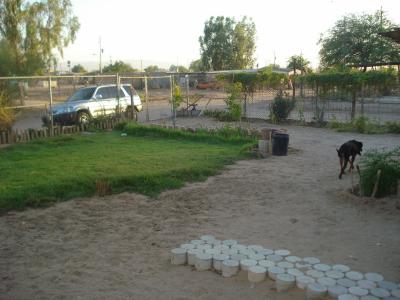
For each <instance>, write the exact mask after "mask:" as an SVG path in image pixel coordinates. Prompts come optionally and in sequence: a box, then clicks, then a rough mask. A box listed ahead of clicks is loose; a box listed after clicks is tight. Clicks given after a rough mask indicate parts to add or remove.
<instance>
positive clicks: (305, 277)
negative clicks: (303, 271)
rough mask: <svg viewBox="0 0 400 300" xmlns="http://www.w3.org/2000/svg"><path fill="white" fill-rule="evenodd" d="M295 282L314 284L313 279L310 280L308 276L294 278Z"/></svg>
mask: <svg viewBox="0 0 400 300" xmlns="http://www.w3.org/2000/svg"><path fill="white" fill-rule="evenodd" d="M296 281H298V282H300V283H306V284H307V283H312V282H315V279H314V278H312V277H309V276H305V275H304V276H299V277H296Z"/></svg>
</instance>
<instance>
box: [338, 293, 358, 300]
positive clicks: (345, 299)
mask: <svg viewBox="0 0 400 300" xmlns="http://www.w3.org/2000/svg"><path fill="white" fill-rule="evenodd" d="M359 299H360V298H359V297H357V296H354V295H351V294H343V295H340V296H339V297H338V300H359Z"/></svg>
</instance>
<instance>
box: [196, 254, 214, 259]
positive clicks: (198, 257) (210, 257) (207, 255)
mask: <svg viewBox="0 0 400 300" xmlns="http://www.w3.org/2000/svg"><path fill="white" fill-rule="evenodd" d="M196 258H197V259H199V260H211V259H212V255H211V254H208V253H198V254H196Z"/></svg>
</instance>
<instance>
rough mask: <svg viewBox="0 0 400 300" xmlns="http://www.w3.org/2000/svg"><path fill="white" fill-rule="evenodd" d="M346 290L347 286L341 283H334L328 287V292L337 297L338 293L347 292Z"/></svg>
mask: <svg viewBox="0 0 400 300" xmlns="http://www.w3.org/2000/svg"><path fill="white" fill-rule="evenodd" d="M347 292H348V290H347V288H345V287H344V286H341V285H334V286H330V287H328V293H329V294H331V295H332V296H336V297H338V296H340V295H344V294H347Z"/></svg>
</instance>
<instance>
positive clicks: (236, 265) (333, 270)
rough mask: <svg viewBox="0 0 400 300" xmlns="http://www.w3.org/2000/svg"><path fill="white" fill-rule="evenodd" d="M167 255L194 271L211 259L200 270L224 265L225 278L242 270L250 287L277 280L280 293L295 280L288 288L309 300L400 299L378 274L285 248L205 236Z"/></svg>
mask: <svg viewBox="0 0 400 300" xmlns="http://www.w3.org/2000/svg"><path fill="white" fill-rule="evenodd" d="M170 254H171V263H172V264H174V265H190V266H192V267H194V268H196V266H197V265H201V264H200V263H199V264H195V262H196V260H203V261H202V262H204V260H206V261H207V260H209V258H210V257H211V260H212V261H213V263H212V265H213V266H212V267H211V268H208V265H207V264H203V265H202V268H199V271H203V270H205V269H207V270H212V271H214V272H217V273H220V274H222V273H223V271H221V266H222V265H223V266H225V267H226V268H229V270H228V271H227V274H228V275H227V274H222V275H223V276H224V277H231V276H234V275H236V274H237V273H238V272H239V271H240V270H241V272H246V273H248V279H249V281H250V282H252V283H253V284H254V282H260V281H262V280H267V278H269V279H270V280H274V281H276V283H275V284H276V287H277V290H278V291H281V290H282V284H286V282H285V280H286V281H287V278H294V279H295V282H296V284H295V285H290V286H289V285H288V287H292V286H297V287H298V288H300V289H303V290H305V292H306V293H307V295H308V297H313V295H317V294H318V295H320V296H325V295H329V297H331V298H333V299H339V300H346V299H360V300H374V299H390V300H396V299H397V300H400V284H399V283H395V282H391V281H387V280H385V279H384V277H383V276H382V275H381V274H378V273H374V272H367V273H365V274H363V273H361V272H358V271H355V270H351V269H350V267H349V266H346V265H343V264H334V265H329V264H325V263H323V262H321V261H320V259H318V258H317V257H311V256H307V257H303V258H302V257H299V256H295V255H293V254H292V253H291V252H290V251H289V250H287V249H276V250H273V249H271V248H269V247H268V248H266V247H264V246H262V245H257V244H251V245H245V244H242V243H239V242H238V241H237V240H234V239H225V240H222V239H221V240H220V239H217V238H216V237H215V236H213V235H211V234H206V235H202V236H201V237H200V238H199V239H195V240H191V241H188V242H186V243H182V244H181V245H180V246H179V247H177V248H175V249H172V250H171V253H170ZM203 254H204V255H203ZM221 259H224V260H221ZM198 262H199V261H198ZM204 266H205V267H204ZM264 271H265V274H263V273H264Z"/></svg>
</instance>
